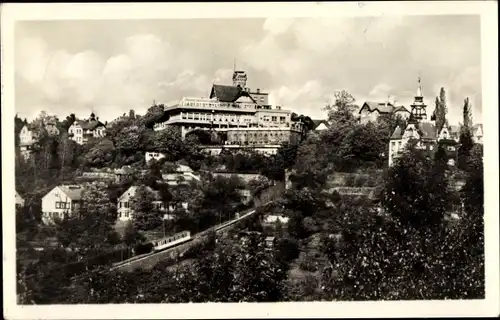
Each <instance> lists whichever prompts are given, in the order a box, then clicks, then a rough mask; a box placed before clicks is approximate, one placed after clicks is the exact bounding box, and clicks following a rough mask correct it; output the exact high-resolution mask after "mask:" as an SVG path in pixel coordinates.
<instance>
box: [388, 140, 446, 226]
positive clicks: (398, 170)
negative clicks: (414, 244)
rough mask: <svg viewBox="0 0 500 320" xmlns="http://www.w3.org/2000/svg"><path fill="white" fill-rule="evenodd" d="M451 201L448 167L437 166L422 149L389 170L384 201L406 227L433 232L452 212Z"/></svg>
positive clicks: (407, 156)
mask: <svg viewBox="0 0 500 320" xmlns="http://www.w3.org/2000/svg"><path fill="white" fill-rule="evenodd" d="M448 200H449V188H448V181H447V177H446V175H445V168H443V167H441V166H434V165H433V162H432V161H431V160H429V159H428V158H427V157H426V155H424V154H422V153H421V152H419V150H415V149H414V148H410V149H409V150H407V152H406V153H405V154H404V155H403V157H401V158H400V159H398V161H396V163H395V165H394V166H393V167H391V168H390V169H389V172H388V174H387V177H386V182H385V194H384V198H383V200H382V202H383V205H384V207H385V209H386V210H387V212H389V213H390V214H391V215H392V216H393V217H394V218H395V219H396V220H397V221H399V222H400V223H401V224H402V225H403V227H414V228H416V229H420V230H424V231H426V230H427V228H429V230H432V229H433V228H434V227H435V226H438V225H439V224H440V223H441V221H442V219H443V217H444V214H445V212H447V211H448V210H449V201H448Z"/></svg>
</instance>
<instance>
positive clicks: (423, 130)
mask: <svg viewBox="0 0 500 320" xmlns="http://www.w3.org/2000/svg"><path fill="white" fill-rule="evenodd" d="M418 130H419V132H420V138H421V139H436V138H437V132H436V125H435V124H434V123H432V122H428V121H421V122H420V123H419V124H418Z"/></svg>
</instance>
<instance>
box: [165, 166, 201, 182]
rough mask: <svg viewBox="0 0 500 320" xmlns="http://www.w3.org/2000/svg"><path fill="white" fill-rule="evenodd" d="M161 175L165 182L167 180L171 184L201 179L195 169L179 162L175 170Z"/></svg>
mask: <svg viewBox="0 0 500 320" xmlns="http://www.w3.org/2000/svg"><path fill="white" fill-rule="evenodd" d="M161 176H162V179H163V182H166V183H167V184H168V185H169V186H176V185H179V184H185V183H189V182H190V181H201V178H200V177H199V176H198V175H196V174H194V171H193V169H191V168H190V167H189V166H186V165H183V164H178V165H177V168H176V169H175V172H170V173H164V174H162V175H161Z"/></svg>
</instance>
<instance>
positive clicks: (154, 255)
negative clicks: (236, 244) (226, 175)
mask: <svg viewBox="0 0 500 320" xmlns="http://www.w3.org/2000/svg"><path fill="white" fill-rule="evenodd" d="M270 203H271V202H268V203H266V204H264V205H268V204H270ZM255 212H256V209H250V211H248V212H247V213H245V214H243V215H241V216H240V217H238V218H236V219H233V220H231V221H227V222H224V223H221V224H219V225H217V226H214V227H211V228H209V229H207V230H204V231H202V232H200V233H197V234H195V235H193V237H192V238H191V239H190V240H188V241H186V242H183V243H180V244H178V245H176V246H173V247H170V248H168V249H166V250H163V251H159V252H151V253H147V254H144V255H141V256H136V257H133V258H130V259H128V260H125V261H121V262H118V263H116V264H114V265H113V266H112V267H111V269H110V271H117V270H133V269H134V267H135V266H136V265H139V264H140V263H141V262H145V261H146V260H152V261H153V262H154V260H157V261H156V262H159V261H161V260H163V259H165V258H167V257H171V256H173V255H174V254H175V253H176V252H178V251H184V250H185V249H188V248H189V247H190V246H191V245H192V244H193V243H196V242H198V241H199V240H201V239H202V238H203V237H204V236H206V235H207V234H209V233H210V232H213V231H215V232H216V233H220V232H223V231H224V230H226V229H227V228H229V227H230V226H232V225H234V224H236V223H238V222H239V221H241V220H244V219H246V218H248V217H250V216H251V215H253V214H254V213H255Z"/></svg>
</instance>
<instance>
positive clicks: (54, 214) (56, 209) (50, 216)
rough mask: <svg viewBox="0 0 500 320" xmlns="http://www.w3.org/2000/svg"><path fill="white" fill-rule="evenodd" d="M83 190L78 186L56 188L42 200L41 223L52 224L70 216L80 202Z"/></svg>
mask: <svg viewBox="0 0 500 320" xmlns="http://www.w3.org/2000/svg"><path fill="white" fill-rule="evenodd" d="M83 191H84V188H83V187H82V186H79V185H61V186H57V187H55V188H54V189H52V190H51V191H49V193H47V194H46V195H45V196H44V197H43V198H42V221H43V222H44V223H50V222H53V221H54V219H55V218H59V219H62V218H64V217H65V216H68V215H71V213H72V212H74V210H75V209H77V208H78V207H79V206H80V204H81V200H82V194H83Z"/></svg>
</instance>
